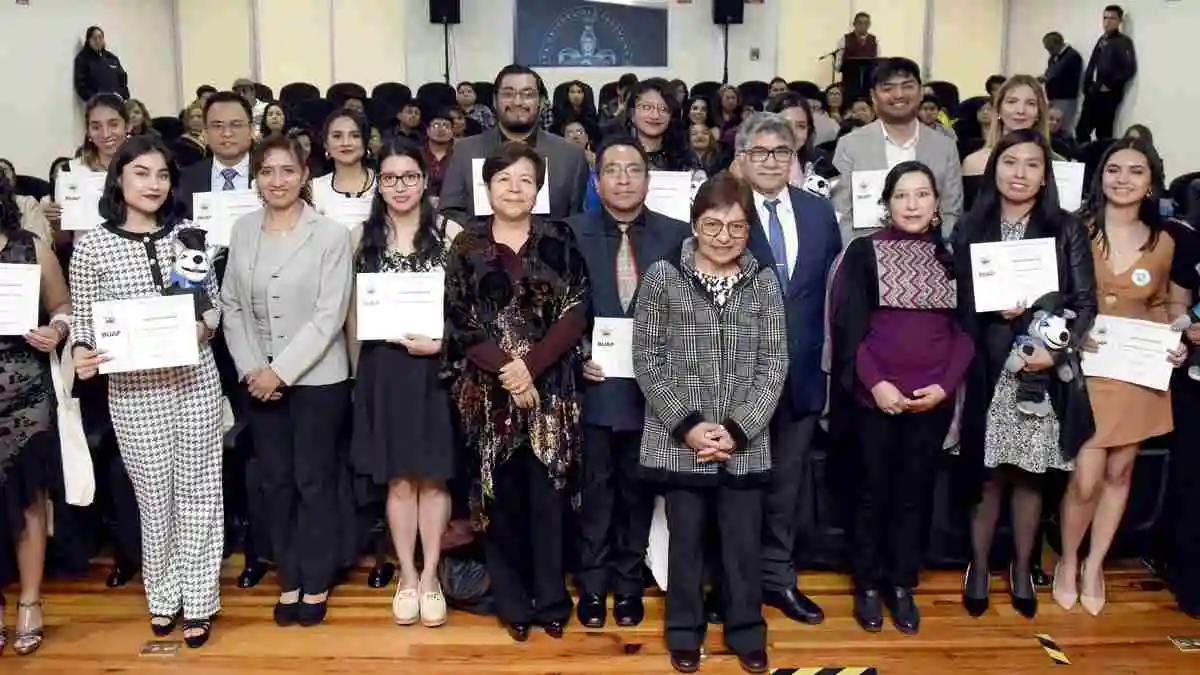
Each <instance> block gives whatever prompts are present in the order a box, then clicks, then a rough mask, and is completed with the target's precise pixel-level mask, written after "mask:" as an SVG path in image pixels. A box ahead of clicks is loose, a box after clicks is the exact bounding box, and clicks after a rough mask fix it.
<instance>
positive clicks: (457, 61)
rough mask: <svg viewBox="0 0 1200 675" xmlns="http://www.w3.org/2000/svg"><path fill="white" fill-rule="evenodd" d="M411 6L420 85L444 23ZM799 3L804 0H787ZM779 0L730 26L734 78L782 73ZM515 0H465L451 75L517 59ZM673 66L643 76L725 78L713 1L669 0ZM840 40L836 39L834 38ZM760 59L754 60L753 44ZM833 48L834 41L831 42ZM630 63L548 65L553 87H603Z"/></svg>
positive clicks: (437, 75) (431, 70) (414, 81)
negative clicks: (572, 83)
mask: <svg viewBox="0 0 1200 675" xmlns="http://www.w3.org/2000/svg"><path fill="white" fill-rule="evenodd" d="M398 1H400V2H405V3H407V5H408V6H409V14H408V17H409V18H408V30H407V32H406V34H405V41H406V45H407V46H406V49H405V53H406V54H407V58H406V62H405V72H406V73H407V75H408V80H407V83H408V84H409V85H410V86H412V87H413V89H414V90H416V88H417V86H419V85H421V84H423V83H425V82H441V81H442V79H443V78H442V73H443V72H444V70H445V66H444V64H443V48H442V28H441V26H440V25H434V24H430V23H429V10H428V6H429V5H428V2H426V0H398ZM784 1H787V2H799V1H800V0H784ZM779 4H780V0H771V1H770V2H766V3H764V4H761V5H746V22H745V23H744V24H742V25H740V26H730V29H729V79H730V81H732V82H743V81H745V80H769V79H771V78H772V77H774V76H775V68H776V60H777V49H776V45H777V43H778V36H779V27H778V21H777V18H778V16H779V12H780V10H779ZM515 6H516V3H515V2H514V0H462V19H463V22H462V23H461V24H459V25H457V26H453V27H452V28H451V37H450V44H451V54H450V80H451V82H453V83H457V82H459V81H461V80H470V81H476V80H487V81H491V80H492V78H494V77H495V76H496V72H497V71H499V70H500V69H501V68H503V67H504V66H505V65H507V64H509V63H511V62H512V59H513V50H512V44H513V30H514V23H515V22H514V21H513V13H514V8H515ZM668 32H669V52H668V55H667V61H668V64H669V66H668V67H667V68H637V69H632V70H636V72H637V73H638V75H639V76H641V77H653V76H663V77H669V78H679V79H681V80H683V81H685V82H687V83H688V84H689V85H690V84H694V83H696V82H700V81H703V80H716V81H719V80H720V79H721V71H722V64H723V55H722V49H721V27H720V26H716V25H714V24H713V22H712V4H711V1H710V0H696V1H695V2H693V3H691V4H677V3H676V2H674V1H672V2H671V3H670V15H669V28H668ZM834 40H836V38H834ZM751 47H756V48H758V50H759V59H758V60H757V61H752V60H751V59H750V49H751ZM830 48H832V45H831V46H830ZM627 70H631V69H628V68H542V69H539V72H540V73H541V75H542V77H543V78H544V79H545V80H546V86H547V87H550V88H551V89H553V88H554V86H555V85H557V84H559V83H561V82H566V81H569V80H575V79H579V80H583V81H584V82H587V83H588V84H590V85H592V87H594V88H596V89H597V90H598V89H599V87H600V86H601V85H603V84H605V83H606V82H611V81H613V80H616V79H617V77H619V76H620V75H621V73H623V72H626V71H627Z"/></svg>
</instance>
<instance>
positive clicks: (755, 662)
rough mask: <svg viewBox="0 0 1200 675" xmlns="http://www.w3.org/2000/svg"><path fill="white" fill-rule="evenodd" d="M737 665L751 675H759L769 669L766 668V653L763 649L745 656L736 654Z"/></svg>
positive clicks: (747, 653)
mask: <svg viewBox="0 0 1200 675" xmlns="http://www.w3.org/2000/svg"><path fill="white" fill-rule="evenodd" d="M737 659H738V665H739V666H741V667H742V670H744V671H746V672H747V673H752V674H753V675H761V674H762V673H765V672H767V670H768V669H769V668H768V666H767V652H766V650H763V649H756V650H754V651H752V652H746V653H745V654H738V655H737Z"/></svg>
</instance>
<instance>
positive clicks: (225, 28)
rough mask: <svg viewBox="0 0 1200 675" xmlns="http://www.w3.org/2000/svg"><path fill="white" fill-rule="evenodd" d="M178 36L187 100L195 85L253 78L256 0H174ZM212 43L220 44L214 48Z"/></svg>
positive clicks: (223, 86)
mask: <svg viewBox="0 0 1200 675" xmlns="http://www.w3.org/2000/svg"><path fill="white" fill-rule="evenodd" d="M173 1H174V3H175V20H176V23H177V27H176V33H177V35H178V36H179V61H180V64H179V65H180V82H179V85H180V88H181V90H182V91H180V97H181V99H182V100H183V102H184V103H185V104H187V103H191V101H192V100H193V99H194V98H195V96H196V87H199V86H200V85H202V84H211V85H212V86H214V87H216V88H217V89H228V88H229V87H230V86H231V85H232V84H233V81H234V80H236V79H238V78H239V77H249V78H253V77H254V74H255V70H256V68H257V64H256V63H255V55H254V43H253V40H254V35H253V33H254V21H253V11H254V10H253V7H252V5H253V0H222V1H221V2H213V0H173ZM213 45H219V46H220V48H219V49H214V48H213Z"/></svg>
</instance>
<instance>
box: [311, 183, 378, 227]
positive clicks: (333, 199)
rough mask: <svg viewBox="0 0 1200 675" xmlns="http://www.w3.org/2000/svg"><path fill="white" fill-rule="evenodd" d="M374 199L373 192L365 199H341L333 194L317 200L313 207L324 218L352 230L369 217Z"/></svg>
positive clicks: (341, 197)
mask: <svg viewBox="0 0 1200 675" xmlns="http://www.w3.org/2000/svg"><path fill="white" fill-rule="evenodd" d="M374 199H375V193H373V192H372V193H370V196H367V197H343V196H341V195H338V194H334V195H333V196H327V197H326V198H325V199H321V200H318V201H317V203H316V204H314V205H313V206H314V207H315V208H316V209H317V211H318V212H320V214H321V215H323V216H325V217H326V218H328V219H330V220H333V221H335V222H338V223H341V224H343V225H345V226H346V227H347V228H349V229H354V228H356V227H358V226H359V225H362V224H363V221H365V220H366V219H367V216H369V215H371V202H372V201H374Z"/></svg>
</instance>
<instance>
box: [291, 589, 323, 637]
mask: <svg viewBox="0 0 1200 675" xmlns="http://www.w3.org/2000/svg"><path fill="white" fill-rule="evenodd" d="M326 593H327V594H326V595H325V599H324V600H322V601H321V602H304V600H303V599H301V600H300V602H298V603H296V604H297V609H296V623H298V624H300V625H301V626H304V627H305V628H311V627H313V626H317V625H320V623H321V622H323V621H324V620H325V614H326V612H328V611H329V595H328V591H327V592H326ZM314 595H317V594H314Z"/></svg>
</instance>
